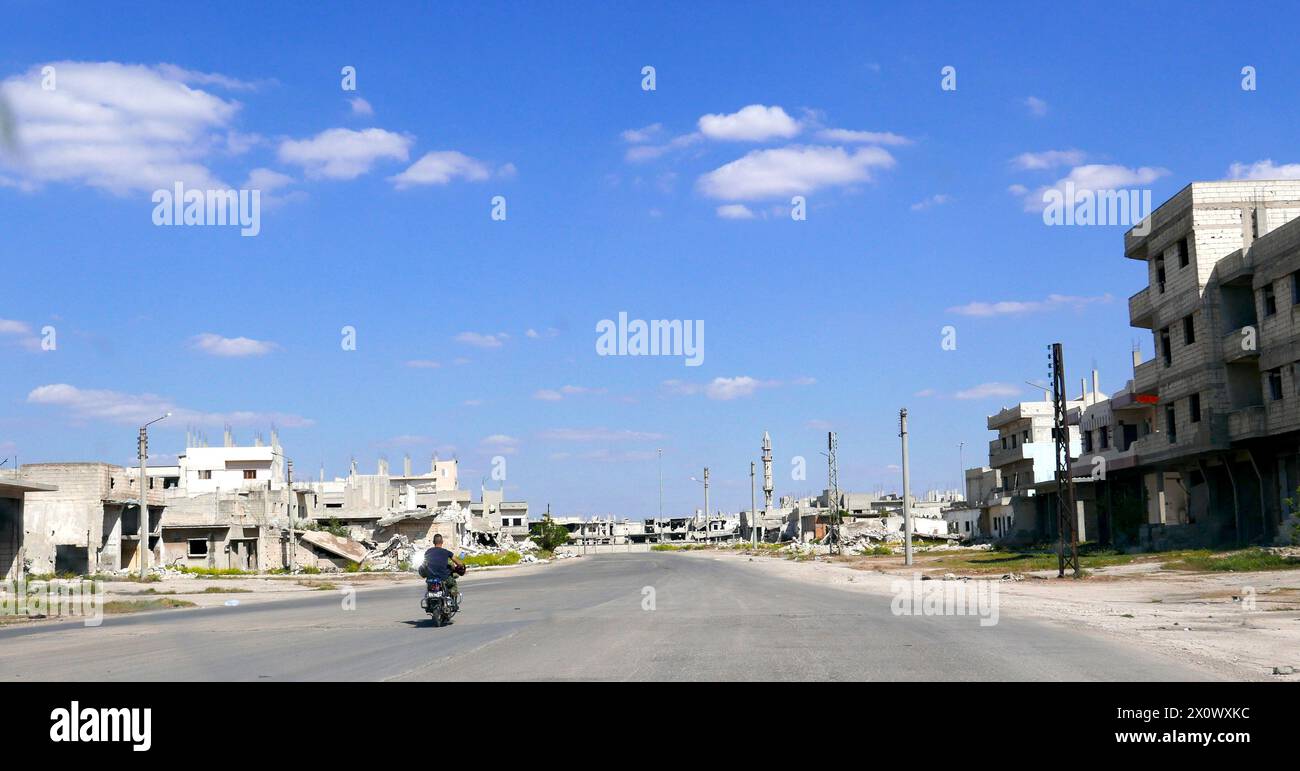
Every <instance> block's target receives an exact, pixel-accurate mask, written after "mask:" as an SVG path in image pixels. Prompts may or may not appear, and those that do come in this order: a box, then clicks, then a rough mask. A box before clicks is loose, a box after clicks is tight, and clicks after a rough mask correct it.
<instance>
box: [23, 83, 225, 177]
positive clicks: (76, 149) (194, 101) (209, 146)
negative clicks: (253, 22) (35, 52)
mask: <svg viewBox="0 0 1300 771" xmlns="http://www.w3.org/2000/svg"><path fill="white" fill-rule="evenodd" d="M43 66H46V65H37V66H34V67H32V68H31V69H29V70H27V72H25V73H23V74H21V75H14V76H11V77H9V78H6V79H5V80H4V81H2V82H0V93H2V94H3V96H4V97H5V98H6V99H7V100H8V102H9V104H10V107H11V109H12V111H13V113H14V115H15V116H16V120H15V133H16V134H17V137H18V140H19V151H18V155H17V157H16V158H15V159H14V161H13V163H11V164H10V165H11V166H12V171H13V173H15V174H16V175H18V177H20V178H21V182H19V183H18V184H19V185H20V186H22V187H24V188H25V189H34V188H35V187H38V186H39V185H41V184H43V183H48V182H64V183H70V184H81V185H87V186H90V187H95V188H100V189H103V190H107V191H109V192H112V193H114V194H118V195H125V194H127V193H130V192H134V191H140V190H146V191H148V190H156V189H159V188H171V187H172V186H173V185H175V183H176V182H178V181H179V182H182V183H184V184H185V185H187V186H190V187H195V188H203V189H213V188H218V187H225V185H222V184H221V183H220V182H219V181H218V179H217V178H216V175H215V174H213V173H212V171H211V170H209V168H208V167H207V166H206V165H205V162H206V159H207V157H208V156H210V155H212V154H213V153H214V152H216V151H219V150H223V149H227V148H226V147H225V143H226V141H227V138H228V137H234V136H238V135H236V134H233V133H231V132H230V125H231V123H232V121H233V120H234V118H235V115H236V113H237V112H238V111H239V107H240V105H239V103H238V102H235V101H227V100H225V99H222V98H220V97H218V96H214V95H212V94H210V93H207V92H206V91H203V90H201V89H198V88H194V87H192V86H190V85H187V84H186V82H185V80H186V79H189V80H191V81H194V80H195V79H196V76H197V73H189V72H187V71H185V70H181V69H179V68H176V67H172V66H170V65H160V66H157V67H146V66H142V65H130V64H119V63H117V62H71V61H61V62H51V63H50V64H49V66H53V67H54V68H55V77H56V88H55V89H54V90H52V91H46V90H44V89H43V88H42V87H41V81H42V74H41V68H42V67H43ZM205 77H206V78H208V79H215V78H218V77H220V76H215V75H211V76H205ZM232 82H233V81H232Z"/></svg>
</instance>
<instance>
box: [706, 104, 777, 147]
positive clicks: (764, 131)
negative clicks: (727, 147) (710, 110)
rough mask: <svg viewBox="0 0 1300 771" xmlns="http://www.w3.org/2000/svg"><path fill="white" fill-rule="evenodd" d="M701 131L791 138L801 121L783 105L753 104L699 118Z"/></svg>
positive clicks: (730, 137) (713, 135) (725, 136)
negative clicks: (728, 112)
mask: <svg viewBox="0 0 1300 771" xmlns="http://www.w3.org/2000/svg"><path fill="white" fill-rule="evenodd" d="M699 127H700V133H701V134H703V135H704V136H706V137H708V138H709V139H721V140H725V141H739V142H762V141H764V140H768V139H789V138H790V137H793V136H794V135H796V134H798V133H799V122H798V121H796V120H795V119H794V118H791V117H790V116H789V115H787V114H786V112H785V110H783V109H781V108H780V107H776V106H773V107H767V106H765V105H761V104H751V105H749V106H747V107H742V108H741V109H740V110H738V111H736V112H733V113H730V114H726V115H724V114H709V115H704V116H702V117H701V118H700V120H699Z"/></svg>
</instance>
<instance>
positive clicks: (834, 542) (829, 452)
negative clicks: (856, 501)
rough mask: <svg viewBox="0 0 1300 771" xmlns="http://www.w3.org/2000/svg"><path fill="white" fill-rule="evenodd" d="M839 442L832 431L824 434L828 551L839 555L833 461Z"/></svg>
mask: <svg viewBox="0 0 1300 771" xmlns="http://www.w3.org/2000/svg"><path fill="white" fill-rule="evenodd" d="M839 445H840V440H839V437H837V436H836V435H835V432H834V431H830V432H827V434H826V474H827V480H826V481H827V485H826V498H827V500H826V506H827V509H828V510H829V512H830V531H831V532H830V551H831V553H832V554H839V552H840V549H839V542H840V472H839V467H838V465H837V463H836V460H835V451H836V450H838V449H839Z"/></svg>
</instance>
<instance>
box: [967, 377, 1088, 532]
mask: <svg viewBox="0 0 1300 771" xmlns="http://www.w3.org/2000/svg"><path fill="white" fill-rule="evenodd" d="M1086 398H1087V394H1086V393H1084V394H1083V395H1082V396H1081V398H1080V399H1079V400H1071V401H1069V402H1067V409H1077V408H1080V407H1083V406H1084V403H1085V402H1084V399H1086ZM1053 421H1054V418H1053V406H1052V402H1051V400H1050V399H1048V400H1044V401H1033V402H1020V403H1018V404H1016V405H1014V406H1011V407H1005V408H1003V409H1002V410H1000V411H999V412H998V413H997V414H995V415H990V416H989V418H988V421H987V426H988V429H989V430H990V431H996V432H997V434H998V436H997V438H996V439H993V440H992V441H990V442H989V463H988V468H989V469H991V475H989V476H988V477H987V478H991V479H992V480H995V481H996V484H997V486H996V487H994V488H993V489H992V490H989V491H987V492H983V494H982V498H983V505H982V506H981V507H980V509H981V512H982V513H981V517H980V530H981V531H983V532H985V533H989V534H990V535H991V536H992V537H994V538H999V539H1018V540H1026V541H1028V540H1038V539H1040V538H1043V537H1047V536H1049V535H1050V533H1052V532H1055V524H1054V522H1053V519H1054V517H1055V510H1054V509H1052V508H1051V507H1050V504H1049V503H1048V502H1047V499H1046V498H1039V497H1038V494H1039V492H1040V490H1044V485H1054V484H1055V479H1056V440H1055V438H1054V436H1055V434H1054V430H1053ZM1069 446H1070V456H1071V457H1074V456H1076V455H1078V454H1079V447H1080V444H1079V434H1078V429H1077V428H1075V427H1071V428H1070V436H1069ZM967 479H970V472H969V471H968V472H967ZM978 479H980V480H981V481H984V480H985V479H986V476H985V474H984V473H983V472H982V471H981V474H980V475H979V477H978ZM1051 489H1053V490H1054V489H1055V488H1054V487H1052V488H1051ZM971 495H972V493H971V492H969V491H968V493H967V497H968V498H970V497H971Z"/></svg>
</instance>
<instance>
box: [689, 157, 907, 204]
mask: <svg viewBox="0 0 1300 771" xmlns="http://www.w3.org/2000/svg"><path fill="white" fill-rule="evenodd" d="M893 165H894V158H893V156H891V155H890V154H889V153H888V152H887V151H886V150H883V149H881V148H879V147H863V148H861V149H859V150H857V151H855V152H853V153H848V152H846V151H845V150H844V148H842V147H818V146H799V145H792V146H790V147H782V148H776V149H771V150H755V151H753V152H751V153H749V154H748V155H746V156H745V157H743V158H740V159H738V160H735V161H732V162H731V163H728V164H726V165H725V166H722V167H720V168H717V169H714V170H713V171H711V172H709V173H707V174H705V175H704V176H702V177H700V178H699V181H698V182H697V185H698V187H699V189H700V191H701V192H703V193H704V194H705V195H707V196H709V197H711V198H721V199H731V200H754V199H760V198H773V197H777V196H786V195H793V194H797V193H810V192H812V191H814V190H817V189H820V188H823V187H827V186H831V185H847V184H851V183H854V182H867V181H870V180H871V174H872V170H873V169H878V168H890V167H892V166H893Z"/></svg>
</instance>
